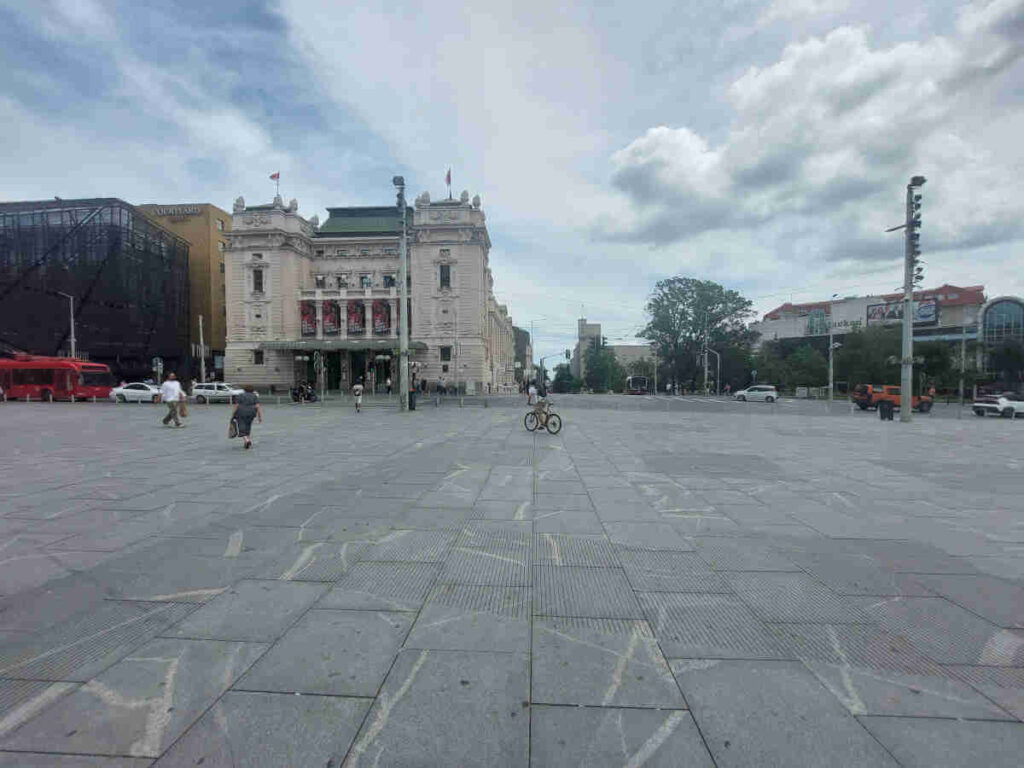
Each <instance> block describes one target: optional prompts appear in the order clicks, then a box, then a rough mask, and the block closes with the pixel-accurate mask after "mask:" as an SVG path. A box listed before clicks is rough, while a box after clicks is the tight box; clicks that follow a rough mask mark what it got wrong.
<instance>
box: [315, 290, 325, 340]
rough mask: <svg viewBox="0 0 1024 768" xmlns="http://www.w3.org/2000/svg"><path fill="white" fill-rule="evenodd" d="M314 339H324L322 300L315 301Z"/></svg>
mask: <svg viewBox="0 0 1024 768" xmlns="http://www.w3.org/2000/svg"><path fill="white" fill-rule="evenodd" d="M316 337H317V339H323V337H324V300H323V299H317V300H316Z"/></svg>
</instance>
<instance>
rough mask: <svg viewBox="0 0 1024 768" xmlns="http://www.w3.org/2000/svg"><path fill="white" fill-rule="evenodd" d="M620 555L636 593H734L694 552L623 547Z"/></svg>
mask: <svg viewBox="0 0 1024 768" xmlns="http://www.w3.org/2000/svg"><path fill="white" fill-rule="evenodd" d="M618 553H619V560H620V561H621V562H622V567H623V570H625V572H626V578H628V579H629V583H630V585H631V586H632V587H633V589H635V590H638V591H643V592H717V593H722V594H732V588H731V587H729V585H728V584H726V583H725V580H724V579H723V578H722V577H721V576H719V575H718V574H717V573H714V572H713V571H712V570H711V569H710V568H709V567H708V565H707V563H705V562H704V561H703V560H702V559H701V558H700V557H699V556H698V555H697V553H695V552H673V551H669V550H650V549H621V548H620V549H619V550H618Z"/></svg>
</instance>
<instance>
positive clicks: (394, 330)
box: [388, 299, 398, 339]
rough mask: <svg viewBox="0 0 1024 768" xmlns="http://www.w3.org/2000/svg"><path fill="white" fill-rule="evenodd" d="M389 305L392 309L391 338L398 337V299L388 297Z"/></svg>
mask: <svg viewBox="0 0 1024 768" xmlns="http://www.w3.org/2000/svg"><path fill="white" fill-rule="evenodd" d="M388 307H390V309H391V338H392V339H397V338H398V299H388Z"/></svg>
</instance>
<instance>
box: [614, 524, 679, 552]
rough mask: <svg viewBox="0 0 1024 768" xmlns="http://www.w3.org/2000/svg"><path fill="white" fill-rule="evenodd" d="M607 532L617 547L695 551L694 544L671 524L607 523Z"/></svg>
mask: <svg viewBox="0 0 1024 768" xmlns="http://www.w3.org/2000/svg"><path fill="white" fill-rule="evenodd" d="M605 531H607V533H608V538H609V539H611V540H612V542H613V543H614V544H616V545H617V546H623V547H630V548H639V549H674V550H677V551H680V552H682V551H693V543H692V542H690V541H689V540H687V539H686V538H685V537H683V535H682V534H680V533H679V531H678V530H676V529H675V528H674V527H673V526H672V525H671V524H669V523H605Z"/></svg>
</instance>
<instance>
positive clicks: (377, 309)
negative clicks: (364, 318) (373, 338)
mask: <svg viewBox="0 0 1024 768" xmlns="http://www.w3.org/2000/svg"><path fill="white" fill-rule="evenodd" d="M373 333H374V334H375V335H377V336H386V335H388V334H389V333H391V303H390V302H388V301H385V300H383V299H375V300H374V302H373Z"/></svg>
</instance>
